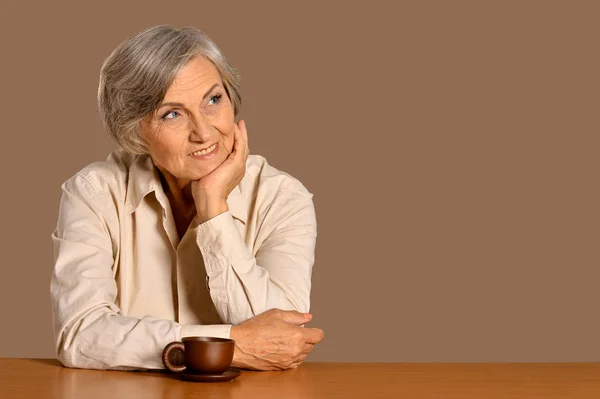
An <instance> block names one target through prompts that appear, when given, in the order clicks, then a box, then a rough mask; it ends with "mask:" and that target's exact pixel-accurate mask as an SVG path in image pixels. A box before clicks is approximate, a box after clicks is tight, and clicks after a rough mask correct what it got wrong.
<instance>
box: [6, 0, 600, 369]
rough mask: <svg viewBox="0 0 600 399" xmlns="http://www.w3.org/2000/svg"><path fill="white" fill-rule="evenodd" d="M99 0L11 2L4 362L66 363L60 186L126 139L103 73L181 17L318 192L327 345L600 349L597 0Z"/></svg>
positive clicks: (581, 355)
mask: <svg viewBox="0 0 600 399" xmlns="http://www.w3.org/2000/svg"><path fill="white" fill-rule="evenodd" d="M15 3H16V2H15ZM81 3H86V5H85V6H83V5H81V4H77V3H73V4H71V5H66V4H60V3H55V2H39V4H36V5H32V4H21V5H18V6H17V5H13V4H11V5H8V6H6V5H3V7H2V11H1V13H0V15H1V17H0V18H1V21H0V22H1V23H0V26H1V28H0V29H1V30H2V31H1V32H0V33H1V34H0V41H1V42H0V49H1V50H2V62H1V63H0V70H1V74H0V79H1V80H2V81H1V88H2V92H1V96H0V101H1V112H2V114H1V120H2V124H1V128H0V129H1V131H2V143H3V145H2V156H1V157H0V159H1V162H2V165H1V167H2V172H3V173H2V175H3V177H2V193H3V194H2V196H1V198H2V199H1V201H2V216H3V228H2V229H1V234H2V240H1V245H2V248H1V249H2V260H3V262H2V267H1V269H0V270H1V271H0V317H1V320H2V322H1V323H2V328H1V329H0V337H1V339H0V356H7V357H11V356H13V357H52V356H54V352H53V339H52V329H51V317H50V303H49V294H48V286H49V278H50V273H51V270H52V267H53V265H52V246H51V240H50V235H51V233H52V230H53V229H54V227H55V223H56V217H57V210H58V202H59V199H60V184H61V183H62V182H63V181H65V180H66V179H68V178H69V177H70V176H72V175H73V174H74V173H75V172H76V171H78V170H79V169H80V168H82V167H83V166H85V165H86V164H88V163H90V162H92V161H96V160H102V159H105V158H106V156H107V155H108V153H109V152H110V151H111V150H112V149H113V148H114V145H113V143H112V142H111V141H110V140H109V138H108V137H107V135H106V134H105V133H104V131H103V129H102V126H101V122H100V119H99V117H98V113H97V108H96V97H95V96H96V90H97V84H98V74H99V70H100V66H101V64H102V61H103V60H104V58H105V57H106V56H107V55H108V54H109V53H110V51H111V50H112V49H113V48H114V47H116V46H117V45H118V44H119V43H120V42H121V41H122V40H124V39H125V38H127V37H129V36H131V35H133V34H134V33H136V32H137V31H139V30H141V29H143V28H146V27H149V26H152V25H156V24H163V23H167V24H173V25H175V26H177V27H183V26H188V25H193V26H196V27H198V28H200V29H202V30H204V31H205V32H206V33H207V34H208V35H209V36H210V37H211V38H212V39H213V40H214V41H215V42H216V43H217V44H218V45H219V46H220V47H221V49H222V50H223V51H224V53H225V54H226V55H227V57H228V58H229V59H230V61H231V62H232V63H233V64H234V65H236V66H237V67H238V69H239V70H240V72H241V73H242V78H243V82H242V83H243V85H242V90H243V107H242V117H243V118H244V119H245V120H246V121H247V123H248V130H249V139H250V149H251V152H253V153H259V154H262V155H264V156H265V157H266V158H267V159H268V160H269V161H270V163H271V164H272V165H274V166H275V167H277V168H279V169H282V170H285V171H287V172H289V173H291V174H292V175H294V176H296V177H298V178H299V179H300V180H301V181H302V182H303V183H304V184H305V185H306V186H307V187H308V189H309V190H310V191H312V192H313V193H314V194H315V205H316V207H317V217H318V223H319V238H318V242H317V261H316V264H315V268H314V274H313V282H314V284H313V295H312V312H313V313H314V322H313V324H314V325H315V326H318V327H322V328H323V329H324V330H325V332H326V339H325V341H324V342H323V343H322V344H321V345H320V346H319V347H318V348H317V349H316V350H315V352H314V354H313V355H312V357H311V358H310V359H311V360H319V361H324V360H329V361H580V360H581V361H583V360H592V361H593V360H598V359H600V317H599V316H598V315H599V314H600V290H599V289H598V287H599V285H600V279H599V277H600V270H599V266H600V264H599V260H600V253H599V245H598V243H599V240H600V229H599V226H600V223H599V222H600V220H599V219H600V212H599V211H598V208H599V205H600V190H599V185H598V170H599V169H598V167H599V166H600V165H598V163H599V157H598V150H599V146H598V145H599V144H600V140H599V137H598V134H599V132H600V129H599V127H598V116H599V112H598V106H599V93H600V90H599V89H600V87H599V79H598V73H599V71H600V65H599V54H598V38H599V37H600V28H599V26H598V15H599V11H600V7H599V6H598V3H597V2H594V1H589V2H584V1H571V2H567V1H564V2H557V1H527V2H521V1H506V2H479V1H453V2H447V1H437V2H434V1H412V2H392V1H389V2H388V1H364V2H360V3H356V4H355V5H350V4H349V2H345V1H322V2H293V3H292V2H289V4H286V5H283V3H284V2H276V1H272V2H264V1H263V2H241V1H240V2H216V1H211V2H205V1H193V2H188V3H177V2H163V3H152V2H140V3H139V4H138V5H131V4H130V3H129V2H118V3H117V2H115V3H110V2H97V3H96V4H95V5H92V6H89V5H88V4H87V2H81ZM249 3H252V4H249ZM285 3H288V2H285ZM484 3H485V4H484Z"/></svg>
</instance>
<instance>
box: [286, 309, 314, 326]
mask: <svg viewBox="0 0 600 399" xmlns="http://www.w3.org/2000/svg"><path fill="white" fill-rule="evenodd" d="M281 316H282V319H283V321H285V322H286V323H288V324H294V325H296V326H300V325H302V324H305V323H308V322H309V321H310V320H311V319H312V315H311V314H310V313H300V312H297V311H295V310H284V311H283V313H282V315H281Z"/></svg>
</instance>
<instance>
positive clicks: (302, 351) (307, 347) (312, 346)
mask: <svg viewBox="0 0 600 399" xmlns="http://www.w3.org/2000/svg"><path fill="white" fill-rule="evenodd" d="M313 349H315V344H309V343H308V342H305V343H303V344H302V347H301V348H300V352H299V353H300V356H304V357H306V355H308V354H309V353H310V352H312V351H313Z"/></svg>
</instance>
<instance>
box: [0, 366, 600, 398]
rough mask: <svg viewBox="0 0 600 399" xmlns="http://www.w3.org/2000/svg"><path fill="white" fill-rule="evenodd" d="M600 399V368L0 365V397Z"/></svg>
mask: <svg viewBox="0 0 600 399" xmlns="http://www.w3.org/2000/svg"><path fill="white" fill-rule="evenodd" d="M531 397H539V398H600V363H598V364H597V363H544V364H536V363H529V364H528V363H513V364H497V363H489V364H465V363H463V364H451V363H448V364H440V363H408V364H407V363H305V364H303V365H302V366H300V368H298V369H295V370H287V371H279V372H251V371H243V372H242V375H240V376H239V377H238V378H237V379H235V380H234V381H231V382H225V383H194V382H185V381H180V380H179V379H177V377H176V376H175V375H173V374H167V373H162V372H136V371H97V370H74V369H68V368H64V367H62V366H61V365H60V363H58V362H57V361H55V360H48V359H44V360H41V359H0V398H2V399H10V398H28V399H29V398H36V399H44V398H85V399H87V398H102V399H121V398H124V399H129V398H148V399H154V398H173V399H176V398H203V399H212V398H219V399H226V398H243V399H250V398H267V399H268V398H282V399H296V398H311V399H313V398H367V399H371V398H461V399H468V398H531Z"/></svg>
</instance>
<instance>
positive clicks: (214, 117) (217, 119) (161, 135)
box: [140, 56, 234, 186]
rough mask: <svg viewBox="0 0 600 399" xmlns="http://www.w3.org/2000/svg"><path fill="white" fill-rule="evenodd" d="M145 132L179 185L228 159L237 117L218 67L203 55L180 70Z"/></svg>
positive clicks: (163, 168)
mask: <svg viewBox="0 0 600 399" xmlns="http://www.w3.org/2000/svg"><path fill="white" fill-rule="evenodd" d="M140 132H141V134H142V136H143V137H144V138H145V139H146V141H147V143H148V149H149V153H150V156H151V157H152V159H153V161H154V164H155V165H156V166H157V167H158V168H159V170H161V172H163V174H165V173H170V174H171V175H173V176H174V177H175V178H176V179H177V180H178V181H179V183H180V186H184V185H185V184H187V183H188V182H189V181H191V180H198V179H200V178H201V177H203V176H205V175H207V174H209V173H210V172H212V171H213V170H214V169H215V168H217V166H219V165H220V164H221V163H223V161H225V159H226V158H227V156H228V155H229V154H230V153H231V150H232V148H233V138H234V115H233V106H232V104H231V101H230V100H229V97H228V96H227V92H226V91H225V88H224V87H223V83H222V81H221V77H220V75H219V72H218V71H217V69H216V68H215V66H214V65H213V64H212V63H211V62H210V61H208V60H207V59H205V58H204V57H202V56H198V57H195V58H193V59H192V60H191V61H190V62H189V63H188V64H187V65H185V66H184V67H183V68H182V69H180V70H179V73H177V75H176V77H175V80H174V81H173V84H172V85H171V86H170V87H169V89H168V90H167V93H166V94H165V98H164V99H163V101H162V104H161V105H160V106H159V107H158V109H157V110H156V111H155V112H154V113H151V114H149V115H147V116H146V118H144V120H143V121H142V122H140ZM203 150H206V151H203ZM199 151H200V152H199Z"/></svg>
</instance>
